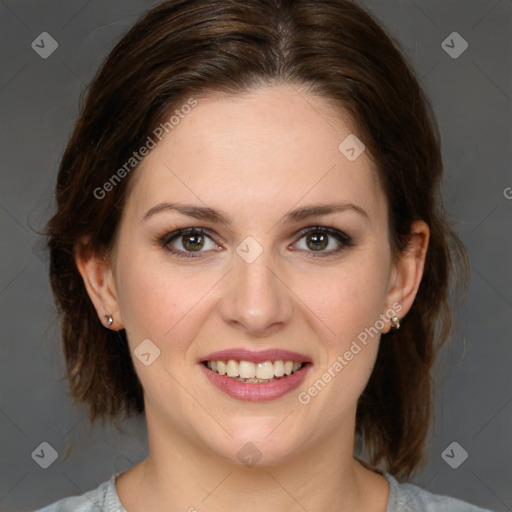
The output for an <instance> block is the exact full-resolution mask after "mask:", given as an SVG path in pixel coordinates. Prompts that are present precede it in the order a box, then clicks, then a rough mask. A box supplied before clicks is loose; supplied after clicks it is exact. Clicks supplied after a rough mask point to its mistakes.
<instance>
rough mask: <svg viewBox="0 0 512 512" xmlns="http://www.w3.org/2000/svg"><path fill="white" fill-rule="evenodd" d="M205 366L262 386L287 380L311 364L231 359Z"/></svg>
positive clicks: (231, 377)
mask: <svg viewBox="0 0 512 512" xmlns="http://www.w3.org/2000/svg"><path fill="white" fill-rule="evenodd" d="M203 364H204V365H205V366H206V367H207V368H208V369H209V370H211V371H212V372H215V373H217V374H219V375H225V376H226V377H228V378H230V379H233V380H236V381H238V382H246V383H250V384H261V383H267V382H274V381H276V380H278V379H282V378H286V377H288V376H289V375H292V374H295V373H297V372H298V371H300V370H301V369H302V367H303V366H304V365H305V364H310V363H306V362H304V363H298V362H296V361H283V360H277V361H263V362H260V363H253V362H252V361H243V360H242V361H236V360H234V359H229V360H227V361H222V360H217V361H204V362H203Z"/></svg>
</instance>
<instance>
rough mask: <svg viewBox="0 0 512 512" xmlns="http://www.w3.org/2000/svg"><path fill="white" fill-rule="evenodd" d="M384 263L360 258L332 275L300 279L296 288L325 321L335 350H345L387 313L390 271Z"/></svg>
mask: <svg viewBox="0 0 512 512" xmlns="http://www.w3.org/2000/svg"><path fill="white" fill-rule="evenodd" d="M382 260H385V257H384V258H381V261H380V262H379V261H378V258H376V257H372V255H371V254H366V255H364V257H363V256H362V255H361V257H360V258H359V257H357V256H356V257H352V258H350V260H348V259H347V262H346V264H342V265H339V266H338V267H335V268H332V269H330V270H329V272H322V273H320V272H318V273H316V274H314V275H311V274H310V275H308V276H301V277H298V281H297V283H296V284H295V288H294V289H296V290H299V291H298V293H297V295H298V296H299V297H304V298H305V300H304V303H305V304H306V306H307V307H308V308H309V309H310V311H312V312H314V313H315V316H316V317H317V318H318V319H319V320H321V325H322V326H323V327H322V329H323V331H324V332H325V333H326V338H325V339H326V343H327V345H328V348H330V349H331V350H334V349H335V350H343V349H344V348H345V347H346V346H347V344H348V345H350V342H351V341H352V340H353V339H355V338H357V336H358V335H359V334H360V333H361V332H365V329H367V328H370V327H372V326H374V325H375V323H376V321H377V320H379V316H380V315H381V314H383V313H384V312H385V311H384V304H385V298H386V292H387V287H388V281H387V276H388V270H389V269H388V267H387V266H386V263H385V261H384V262H383V261H382ZM310 316H311V313H310ZM379 325H380V323H379ZM380 328H381V329H382V326H381V327H380Z"/></svg>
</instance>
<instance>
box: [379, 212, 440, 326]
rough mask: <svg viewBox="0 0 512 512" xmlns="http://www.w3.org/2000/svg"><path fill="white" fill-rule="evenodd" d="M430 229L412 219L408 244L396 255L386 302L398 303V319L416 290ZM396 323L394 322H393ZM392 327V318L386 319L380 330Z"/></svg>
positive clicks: (420, 276) (391, 305)
mask: <svg viewBox="0 0 512 512" xmlns="http://www.w3.org/2000/svg"><path fill="white" fill-rule="evenodd" d="M429 237H430V229H429V227H428V225H427V224H426V223H425V222H424V221H422V220H418V221H414V222H413V223H412V224H411V237H410V240H409V244H408V245H407V247H406V248H405V249H404V251H403V252H402V253H400V254H399V255H398V256H397V261H396V263H395V268H394V276H393V281H394V283H393V285H392V287H391V289H390V291H389V293H388V297H387V304H388V307H389V308H391V309H392V308H393V307H394V306H395V305H396V304H399V305H400V311H399V312H397V313H399V314H395V316H396V317H397V318H398V320H399V321H400V320H401V319H403V318H404V317H405V315H406V314H407V313H408V312H409V310H410V309H411V307H412V304H413V302H414V299H415V297H416V294H417V292H418V289H419V286H420V283H421V279H422V278H423V270H424V268H425V260H426V256H427V250H428V242H429ZM394 323H395V324H396V322H394ZM392 327H393V322H392V319H391V318H390V319H389V321H388V325H387V326H386V329H385V330H383V331H382V332H384V333H385V332H389V331H390V330H391V329H392Z"/></svg>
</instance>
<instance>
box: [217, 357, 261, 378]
mask: <svg viewBox="0 0 512 512" xmlns="http://www.w3.org/2000/svg"><path fill="white" fill-rule="evenodd" d="M213 362H214V361H212V363H213ZM238 368H239V370H238V371H239V373H240V377H242V379H254V377H256V374H257V372H256V366H255V365H254V363H252V362H250V361H240V364H239V365H238ZM212 370H213V365H212ZM258 378H259V379H261V377H260V376H259V375H258Z"/></svg>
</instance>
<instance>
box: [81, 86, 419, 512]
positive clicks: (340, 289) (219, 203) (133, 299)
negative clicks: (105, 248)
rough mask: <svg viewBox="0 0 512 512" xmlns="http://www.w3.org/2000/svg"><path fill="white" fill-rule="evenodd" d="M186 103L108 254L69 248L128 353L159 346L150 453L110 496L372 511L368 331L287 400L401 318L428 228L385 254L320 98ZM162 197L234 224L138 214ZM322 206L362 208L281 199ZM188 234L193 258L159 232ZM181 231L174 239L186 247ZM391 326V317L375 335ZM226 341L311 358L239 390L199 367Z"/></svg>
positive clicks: (383, 500) (146, 381)
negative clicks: (360, 428)
mask: <svg viewBox="0 0 512 512" xmlns="http://www.w3.org/2000/svg"><path fill="white" fill-rule="evenodd" d="M198 100H199V101H198V105H197V106H196V107H195V108H194V109H193V110H192V111H191V113H190V114H188V115H187V116H186V117H185V118H184V119H183V120H182V121H181V122H180V124H179V125H177V126H176V127H175V128H174V130H173V131H172V132H170V133H169V135H167V136H166V137H165V138H164V139H163V140H162V142H161V143H160V144H159V145H158V146H157V148H155V149H154V150H152V151H151V153H150V154H149V155H148V156H147V157H146V158H145V159H144V161H143V162H142V164H141V166H140V168H138V169H137V170H136V171H135V172H136V174H135V175H134V176H133V180H134V182H133V183H131V191H130V194H129V197H128V200H127V203H126V206H125V209H124V211H123V216H122V221H121V226H120V230H119V233H118V236H117V239H116V244H115V250H114V252H113V253H112V254H111V255H110V258H102V257H100V256H94V255H92V256H87V255H81V254H80V253H79V252H77V257H76V262H77V266H78V268H79V270H80V272H81V274H82V276H83V278H84V282H85V285H86V287H87V290H88V293H89V295H90V297H91V299H92V301H93V303H94V304H95V307H96V309H97V311H98V315H99V318H100V320H101V321H102V322H103V323H105V319H104V318H103V315H104V314H106V313H108V314H110V315H112V316H113V318H114V323H113V325H112V326H111V327H110V328H111V329H116V330H117V329H122V328H124V329H126V332H127V335H128V339H129V343H130V347H131V349H132V352H133V350H134V349H135V348H136V347H137V346H138V345H139V344H140V343H141V342H142V340H144V339H147V338H149V339H150V340H151V341H152V342H153V343H154V344H155V345H156V346H157V347H158V348H159V349H160V351H161V353H160V357H158V358H157V359H156V360H155V361H154V362H153V363H152V364H150V365H149V366H145V365H143V364H142V363H141V362H140V361H139V360H138V359H137V358H134V364H135V368H136V371H137V373H138V375H139V377H140V380H141V382H142V385H143V388H144V392H145V405H146V417H147V424H148V440H149V457H148V459H147V460H145V461H143V462H142V463H140V464H138V465H137V466H135V467H133V468H131V469H130V470H129V471H127V472H125V473H124V474H123V475H121V476H120V477H119V478H118V480H117V491H118V494H119V497H120V499H121V501H122V503H123V504H124V506H125V508H126V509H127V510H128V511H129V512H138V511H147V510H153V511H160V510H183V511H185V510H194V509H192V508H191V507H194V508H195V509H197V510H200V511H203V510H208V511H221V510H222V511H231V510H232V511H234V510H239V509H240V504H241V503H243V509H244V510H246V511H256V510H258V511H261V510H267V511H274V510H275V511H280V512H282V511H299V510H304V509H306V510H308V511H309V512H314V511H323V510H342V511H344V512H352V511H354V512H355V511H360V510H366V511H370V512H384V511H385V509H386V505H387V500H388V493H389V486H388V483H387V480H386V479H385V478H384V477H383V476H381V475H379V474H377V473H375V472H373V471H370V470H368V469H366V468H364V467H363V466H362V465H361V464H360V463H359V462H357V461H356V460H355V459H354V458H353V447H354V429H355V414H356V405H357V400H358V398H359V396H360V395H361V393H362V391H363V389H364V387H365V385H366V383H367V381H368V379H369V377H370V374H371V371H372V369H373V365H374V362H375V358H376V355H377V350H378V344H379V336H375V337H374V338H373V339H370V341H369V342H368V344H367V345H366V346H365V347H364V348H363V349H362V350H361V351H360V352H359V353H358V354H357V355H356V356H354V358H353V359H352V360H351V361H350V362H348V364H347V365H346V366H345V367H344V368H343V370H342V371H340V372H338V373H337V374H336V376H335V377H334V378H332V380H331V382H329V383H328V384H327V385H326V386H325V388H324V389H322V390H321V391H320V392H319V393H318V394H317V395H316V396H314V397H311V400H310V401H309V403H307V404H301V403H300V402H299V400H298V399H297V395H298V393H299V392H300V391H304V390H307V389H308V388H309V387H310V386H311V385H312V384H313V383H314V382H315V381H317V380H318V379H319V378H321V376H322V374H323V373H325V372H326V371H327V370H328V368H329V367H332V365H333V363H334V362H335V361H336V359H337V357H338V355H341V354H344V353H345V352H346V351H347V350H349V348H350V346H351V343H352V341H353V340H355V339H356V338H357V335H358V334H359V333H361V332H362V331H364V330H365V328H368V327H370V326H374V325H375V322H376V320H378V319H379V316H380V315H382V314H385V312H386V311H387V310H388V309H389V308H391V307H392V306H393V304H395V306H396V304H399V305H400V307H401V312H400V315H398V316H400V317H401V318H402V317H403V316H405V314H406V313H407V311H408V310H409V309H410V307H411V305H412V302H413V300H414V296H415V294H416V292H417V289H418V286H419V283H420V281H421V276H422V273H423V266H424V261H425V254H426V250H427V246H428V238H429V230H428V227H427V225H426V224H425V223H424V222H421V221H417V222H415V223H413V225H412V226H411V233H412V236H411V242H410V244H409V247H408V248H407V250H406V251H405V252H404V253H402V254H400V255H398V256H397V257H393V254H392V251H391V248H390V246H389V241H388V224H387V204H386V198H385V195H384V193H383V191H382V190H381V188H380V185H379V181H378V179H377V174H376V170H375V167H374V164H373V163H372V162H371V160H370V159H369V158H368V155H367V153H366V151H365V152H363V153H362V154H361V155H360V156H359V157H358V158H357V159H356V160H355V161H349V160H348V159H347V158H345V156H344V155H342V154H341V153H340V151H339V150H338V145H339V144H340V142H341V141H343V140H344V139H345V137H347V136H348V135H349V134H351V133H353V129H352V128H351V124H352V123H351V119H350V117H349V115H348V113H346V112H344V111H341V115H334V113H333V107H332V105H330V104H329V103H328V102H327V100H325V99H322V98H318V97H315V96H313V95H310V94H308V93H306V92H301V91H298V90H297V89H295V88H292V87H290V86H286V85H280V86H273V87H265V88H260V89H257V90H253V91H251V92H250V93H248V94H244V95H241V96H236V97H226V96H223V97H221V96H219V95H216V96H214V95H210V96H207V97H203V98H198ZM338 112H340V111H339V109H338ZM163 202H173V203H175V202H179V203H183V204H192V205H197V206H208V207H210V208H213V209H215V210H219V211H223V212H224V213H225V215H227V216H229V217H231V218H232V224H230V225H221V224H218V223H215V222H213V221H211V220H204V219H203V220H200V219H194V218H191V217H188V216H185V215H182V214H180V213H177V212H175V211H163V212H160V213H156V214H154V215H151V216H150V217H149V218H147V219H146V220H143V217H144V215H145V214H146V212H148V210H150V209H151V208H153V207H154V206H155V205H158V204H160V203H163ZM334 202H336V203H340V202H342V203H351V204H354V205H356V206H357V207H359V208H361V209H362V210H364V212H365V214H361V213H358V212H357V211H355V210H353V209H345V210H343V211H339V212H335V213H331V214H328V215H314V216H313V217H309V218H305V219H303V220H300V221H292V220H289V221H288V222H284V221H283V220H282V219H283V218H284V215H286V214H287V213H288V212H289V211H290V210H293V209H297V208H300V207H304V206H311V205H317V204H325V203H334ZM311 226H313V227H314V226H330V227H333V228H335V229H337V230H340V231H342V232H344V233H346V234H347V235H349V236H350V237H351V238H352V240H353V242H352V244H351V245H348V246H344V245H343V244H340V243H339V242H337V240H336V238H335V237H333V236H332V235H329V238H328V240H329V245H328V246H327V247H324V248H322V249H321V251H324V253H329V252H330V251H332V250H335V249H337V248H339V247H341V248H342V250H341V251H340V252H338V253H336V254H333V253H331V254H329V255H327V256H324V257H321V256H316V257H315V254H319V252H318V251H316V252H315V245H314V243H311V241H309V243H308V237H307V236H302V237H301V231H302V230H303V229H304V228H308V227H311ZM187 227H196V228H199V227H202V228H204V229H206V230H207V231H208V232H209V234H210V235H211V237H212V238H211V239H209V238H207V237H205V238H204V246H203V247H202V249H201V252H200V253H197V252H193V254H196V255H197V254H199V257H197V258H180V257H178V256H175V255H172V254H170V253H169V252H166V251H165V249H164V248H163V247H162V244H160V243H159V242H158V240H159V238H161V237H162V236H163V235H164V234H166V233H170V232H172V231H174V230H176V229H179V228H187ZM247 236H252V237H253V238H254V239H255V240H256V241H257V242H258V243H259V244H260V246H261V247H262V248H263V253H262V254H261V255H260V256H259V257H258V258H257V259H256V260H255V261H254V262H252V263H250V264H249V263H247V262H246V261H245V260H244V259H242V258H241V257H240V256H239V255H238V254H237V252H236V248H237V246H238V245H239V244H241V242H242V241H243V240H244V239H245V238H246V237H247ZM187 240H190V237H189V238H187V237H185V241H187ZM182 241H183V238H182V237H177V238H176V239H174V241H173V243H172V246H173V247H174V248H175V249H178V250H180V249H181V250H182V251H186V248H185V247H184V246H183V244H182ZM187 247H190V246H187ZM215 248H217V249H218V250H217V251H215V250H214V249H215ZM190 252H191V251H190V250H189V253H190ZM389 329H390V323H389V321H386V322H385V325H384V326H383V328H382V332H387V331H389ZM236 347H241V348H247V349H250V350H253V351H258V350H263V349H267V348H282V349H287V350H292V351H295V352H299V353H302V354H305V355H307V356H308V357H310V358H311V360H312V361H313V367H312V369H311V371H310V372H309V374H308V375H307V376H306V380H305V382H304V383H303V384H302V385H301V386H300V387H299V389H297V390H295V391H292V392H291V393H288V394H287V395H285V396H284V397H281V398H279V399H277V400H274V401H270V402H256V403H255V402H248V401H242V400H237V399H234V398H231V397H229V396H227V395H225V394H224V393H222V392H221V391H220V390H218V389H217V388H215V387H214V386H213V385H212V384H211V383H210V382H209V380H207V379H206V378H205V376H204V375H203V373H202V372H201V371H200V368H199V367H198V360H199V359H200V358H201V357H204V356H205V355H208V354H209V353H211V352H213V351H217V350H222V349H228V348H236ZM247 442H251V443H253V444H254V445H255V446H256V447H257V448H258V450H259V452H260V453H261V459H260V460H259V461H258V463H257V464H256V465H255V466H253V467H250V468H249V467H246V466H244V465H243V464H242V463H241V462H240V461H239V460H238V458H237V452H238V451H239V450H240V449H241V448H242V447H243V446H244V445H246V443H247ZM170 504H172V509H170V508H169V506H170Z"/></svg>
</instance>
